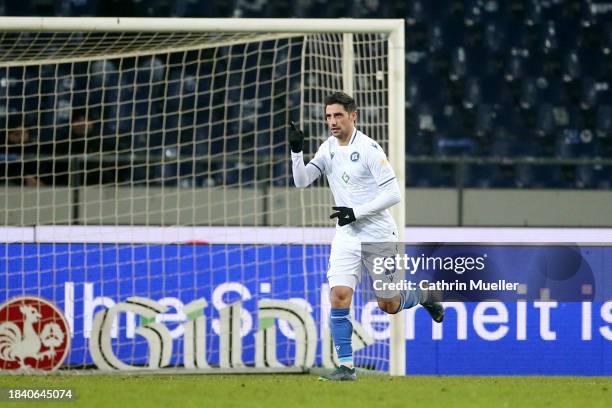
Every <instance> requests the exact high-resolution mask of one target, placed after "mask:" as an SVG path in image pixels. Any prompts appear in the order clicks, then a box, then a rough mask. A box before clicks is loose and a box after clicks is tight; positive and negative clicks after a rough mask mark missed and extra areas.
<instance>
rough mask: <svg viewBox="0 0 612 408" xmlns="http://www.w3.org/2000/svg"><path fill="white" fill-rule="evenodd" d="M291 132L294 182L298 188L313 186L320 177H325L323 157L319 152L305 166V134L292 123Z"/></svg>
mask: <svg viewBox="0 0 612 408" xmlns="http://www.w3.org/2000/svg"><path fill="white" fill-rule="evenodd" d="M290 125H291V129H290V131H289V145H290V146H291V168H292V171H293V182H294V183H295V186H296V187H298V188H305V187H308V186H309V185H311V184H312V182H313V181H315V180H316V179H317V178H319V176H321V175H323V169H324V162H323V160H320V158H321V155H320V154H319V152H320V151H319V152H317V155H316V156H315V158H314V159H312V160H311V161H309V162H308V164H304V154H303V153H302V147H303V144H304V134H303V133H302V131H301V130H299V129H298V128H297V127H296V126H295V123H293V122H291V124H290Z"/></svg>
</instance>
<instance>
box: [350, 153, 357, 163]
mask: <svg viewBox="0 0 612 408" xmlns="http://www.w3.org/2000/svg"><path fill="white" fill-rule="evenodd" d="M357 160H359V152H353V153H351V161H354V162H356V161H357Z"/></svg>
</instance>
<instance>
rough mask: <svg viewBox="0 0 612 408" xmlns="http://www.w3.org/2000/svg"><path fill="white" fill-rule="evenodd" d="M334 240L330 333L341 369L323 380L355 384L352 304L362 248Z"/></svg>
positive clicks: (322, 378) (331, 264) (323, 377)
mask: <svg viewBox="0 0 612 408" xmlns="http://www.w3.org/2000/svg"><path fill="white" fill-rule="evenodd" d="M337 238H338V237H336V239H334V241H333V242H332V248H331V253H330V257H329V270H328V271H327V279H328V282H329V287H330V289H331V293H330V297H331V299H330V300H331V313H330V317H329V325H330V331H331V335H332V339H333V341H334V348H335V349H336V354H337V356H338V360H339V363H340V365H339V366H338V368H337V369H336V370H334V371H333V372H332V373H331V374H329V375H326V376H322V377H320V378H319V379H320V380H333V381H347V380H355V379H356V378H357V377H356V375H355V369H354V367H353V346H352V344H351V341H352V337H353V322H352V319H351V314H350V312H351V302H352V300H353V293H354V291H355V287H356V286H357V283H358V282H359V273H360V270H361V254H360V246H359V245H358V244H355V243H352V242H346V241H343V240H342V239H337Z"/></svg>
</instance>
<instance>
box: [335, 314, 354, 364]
mask: <svg viewBox="0 0 612 408" xmlns="http://www.w3.org/2000/svg"><path fill="white" fill-rule="evenodd" d="M329 320H330V326H331V334H332V338H333V339H334V345H335V346H336V353H337V354H338V361H340V364H344V365H348V366H352V365H353V346H352V345H351V337H352V336H353V322H352V320H351V316H350V309H349V308H345V309H332V310H331V318H330V319H329Z"/></svg>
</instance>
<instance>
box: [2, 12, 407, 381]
mask: <svg viewBox="0 0 612 408" xmlns="http://www.w3.org/2000/svg"><path fill="white" fill-rule="evenodd" d="M340 89H342V90H345V91H346V92H348V93H350V94H352V95H353V96H354V97H355V98H356V100H357V102H358V105H359V107H360V115H359V119H358V121H359V123H358V126H359V127H360V128H361V129H362V130H364V131H365V133H367V134H368V135H369V136H371V137H372V138H373V139H375V140H376V141H377V142H379V143H380V144H381V145H382V146H383V148H384V149H385V151H386V152H387V153H388V156H389V161H390V163H391V165H392V166H393V168H394V170H395V172H396V175H397V179H398V182H399V183H400V186H401V187H402V188H401V191H402V195H401V202H400V203H399V204H398V205H396V206H394V207H393V208H392V210H391V211H392V215H393V217H394V218H395V220H396V222H397V224H398V226H399V229H398V230H399V234H400V240H401V241H403V240H404V228H403V226H404V225H405V215H404V212H405V193H404V188H403V186H404V185H405V184H404V182H405V164H404V160H405V158H404V152H405V150H404V143H405V142H404V137H405V126H404V104H405V102H404V97H405V95H404V21H403V20H377V19H371V20H366V19H226V18H221V19H195V18H54V17H51V18H47V17H40V18H39V17H0V131H2V132H4V133H6V134H8V133H9V132H12V134H13V136H12V137H13V138H19V137H22V138H23V139H22V140H21V141H19V140H16V141H14V142H11V143H14V144H13V145H10V143H9V141H8V137H7V141H6V142H5V145H4V146H2V149H3V151H2V152H0V153H2V154H3V155H4V162H2V163H0V165H1V166H2V168H3V177H4V180H3V182H2V184H0V201H2V205H3V209H2V213H0V216H1V217H2V219H3V228H2V229H3V230H5V231H4V232H5V233H4V234H3V236H5V237H7V238H6V240H5V241H4V242H3V243H0V244H2V245H3V259H2V262H1V265H0V279H1V280H3V281H4V282H6V286H5V288H6V289H5V290H0V303H5V304H6V302H9V301H10V299H11V298H17V297H22V296H26V295H29V296H39V297H42V298H45V299H47V300H50V301H51V302H53V303H55V304H56V305H57V306H58V307H59V308H60V309H62V311H63V313H64V315H65V317H66V321H67V324H68V326H70V330H71V333H70V335H71V336H72V337H73V341H72V354H71V356H70V357H68V358H66V360H65V362H64V364H68V365H69V366H71V367H77V366H89V365H92V364H93V365H95V366H97V367H98V368H102V369H134V367H143V366H147V365H148V367H149V368H157V369H160V368H163V367H175V368H176V367H185V368H188V369H210V367H211V366H213V367H220V368H222V369H230V370H231V369H236V370H243V369H244V368H245V367H247V368H248V367H251V366H254V367H259V368H266V369H283V368H286V366H288V365H294V366H307V367H308V366H311V365H313V364H322V365H329V364H332V363H333V360H334V357H333V348H332V349H330V347H329V344H327V343H328V342H329V341H330V339H329V333H325V331H326V329H325V324H326V321H327V320H326V319H327V317H326V316H325V313H326V310H327V309H325V304H324V303H325V302H326V301H328V299H327V300H326V299H325V296H324V294H323V291H324V288H325V284H326V283H325V270H326V268H327V261H326V260H327V257H328V253H329V247H328V245H329V242H330V240H329V238H330V236H331V235H330V234H333V228H332V225H331V224H330V222H329V219H328V217H329V209H330V203H331V201H330V200H331V198H330V193H329V191H328V190H329V189H328V188H327V187H326V186H327V184H326V181H325V180H320V181H318V182H316V183H315V185H314V186H313V187H311V188H309V189H307V190H304V191H300V190H297V189H295V188H294V187H293V186H292V183H291V168H290V158H289V150H288V146H287V143H286V138H287V133H286V132H287V123H288V122H289V121H290V120H295V121H299V123H300V126H301V127H302V128H303V129H304V130H305V133H306V135H307V140H306V143H305V144H306V146H307V148H306V153H307V155H312V154H313V153H314V151H315V149H316V148H317V146H318V145H319V144H320V143H321V142H322V140H323V138H324V137H325V136H326V134H327V130H326V126H325V122H324V120H323V109H322V106H323V105H322V103H323V98H324V96H325V95H327V94H328V93H331V92H333V91H336V90H340ZM15 118H18V119H19V123H18V124H17V125H16V124H15V123H16V122H15V120H13V119H15ZM15 126H17V128H18V129H19V131H18V132H17V133H15V129H16V127H15ZM22 129H23V130H24V131H23V133H21V130H22ZM83 129H85V130H83ZM26 134H27V136H26ZM92 135H95V137H92ZM9 230H10V231H9ZM29 230H31V233H28V232H23V231H29ZM16 231H19V234H21V236H22V237H26V238H22V239H21V240H17V241H15V240H14V238H13V237H15V236H16V235H15V234H16V233H17V232H16ZM1 275H4V276H1ZM36 284H38V285H40V286H39V287H37V286H36ZM361 301H362V303H360V304H358V305H356V306H355V307H356V309H357V310H356V313H357V314H358V315H360V316H362V318H363V319H365V318H364V317H363V315H364V314H365V313H371V314H372V316H374V315H375V313H376V311H375V310H373V309H372V308H370V307H369V306H368V305H367V304H366V303H364V302H366V301H367V300H365V299H362V300H361ZM279 302H280V303H279ZM283 302H284V303H283ZM327 307H329V305H327ZM102 310H107V311H108V312H107V313H106V314H105V315H104V314H103V313H100V312H101V311H102ZM1 312H2V311H1V310H0V317H1ZM236 316H238V317H236ZM296 316H297V317H296ZM377 319H378V320H377ZM365 320H367V319H365ZM365 320H364V321H365ZM373 320H376V321H382V320H381V319H380V316H378V317H376V318H375V319H373ZM404 320H405V314H404V313H402V314H398V315H394V316H392V317H390V318H389V320H388V325H389V330H382V332H384V333H390V335H389V334H386V335H384V334H383V335H381V336H380V338H384V339H385V340H384V341H380V342H379V341H378V340H377V339H375V337H376V336H372V333H368V330H375V329H373V327H375V325H376V324H375V323H372V321H370V320H368V322H367V324H366V323H364V322H363V321H362V322H361V323H363V325H358V326H359V330H361V332H356V334H355V335H356V336H357V337H359V336H360V335H362V338H361V341H362V343H363V344H360V346H359V349H360V351H359V352H358V354H357V355H356V357H357V360H356V361H357V364H362V366H363V367H367V368H373V369H376V370H381V369H382V370H387V371H388V372H389V373H390V374H392V375H403V374H405V361H406V357H405V340H404V339H405V336H404V333H405V328H404V327H405V324H404ZM300 322H301V323H300ZM304 322H305V323H304ZM0 324H2V322H1V321H0ZM300 324H303V325H304V327H297V326H300ZM368 324H369V326H368ZM366 326H368V327H366ZM245 328H247V329H251V331H250V332H249V331H248V330H247V329H245ZM356 330H357V329H356ZM359 330H358V331H359ZM245 331H246V332H245ZM92 332H96V333H98V334H100V333H102V334H103V335H102V334H101V335H100V336H97V337H96V338H95V339H94V338H92V337H91V335H92ZM154 333H157V334H158V335H159V338H160V339H161V340H159V339H158V340H152V339H153V338H154V337H155V336H154ZM159 333H161V335H160V334H159ZM198 333H200V334H198ZM202 333H203V334H202ZM220 333H232V334H231V335H230V336H228V335H220ZM313 333H314V335H315V336H317V337H320V338H318V339H317V340H316V341H315V342H314V343H313V339H312V335H313ZM79 336H80V337H79ZM104 336H106V337H108V339H105V337H104ZM189 336H191V337H189ZM309 336H310V338H309ZM326 336H327V337H326ZM385 336H387V337H385ZM366 337H367V338H369V340H364V338H366ZM370 337H371V338H370ZM188 339H191V340H193V342H192V343H189V340H188ZM326 342H327V343H326ZM166 346H167V347H166ZM326 353H327V354H326ZM92 359H93V360H92ZM152 360H155V362H152ZM92 361H93V363H92ZM360 362H361V363H360ZM11 364H12V363H11ZM15 364H17V363H15ZM9 365H10V364H9Z"/></svg>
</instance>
